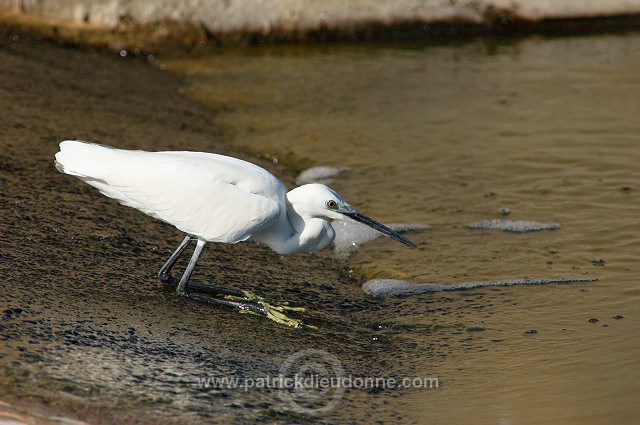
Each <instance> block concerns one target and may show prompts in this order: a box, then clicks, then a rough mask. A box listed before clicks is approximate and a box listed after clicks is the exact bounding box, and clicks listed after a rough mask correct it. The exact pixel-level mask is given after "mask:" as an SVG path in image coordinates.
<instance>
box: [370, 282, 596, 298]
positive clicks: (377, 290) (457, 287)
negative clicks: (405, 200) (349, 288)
mask: <svg viewBox="0 0 640 425" xmlns="http://www.w3.org/2000/svg"><path fill="white" fill-rule="evenodd" d="M594 280H596V279H595V278H593V277H560V278H543V279H531V278H523V279H511V280H497V281H487V282H462V283H453V284H448V285H443V284H439V283H411V282H407V281H406V280H396V279H371V280H368V281H366V282H365V283H363V284H362V290H363V291H364V292H365V293H366V294H367V295H371V296H374V297H378V298H383V297H390V296H393V297H408V296H411V295H421V294H429V293H432V292H443V291H462V290H466V289H474V288H484V287H487V286H515V285H547V284H550V283H565V284H566V283H584V282H593V281H594Z"/></svg>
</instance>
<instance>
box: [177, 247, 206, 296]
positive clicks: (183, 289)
mask: <svg viewBox="0 0 640 425" xmlns="http://www.w3.org/2000/svg"><path fill="white" fill-rule="evenodd" d="M204 244H206V242H205V241H203V240H202V239H198V242H197V243H196V249H195V250H194V251H193V255H191V260H189V265H188V266H187V269H186V270H185V271H184V273H183V274H182V277H181V278H180V282H178V287H177V288H176V293H177V294H178V295H181V296H183V297H186V296H188V295H189V291H188V290H187V284H188V283H189V279H190V278H191V274H192V273H193V270H194V269H195V268H196V263H197V262H198V258H199V257H200V253H202V248H204ZM178 255H179V254H178Z"/></svg>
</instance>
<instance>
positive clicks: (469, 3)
mask: <svg viewBox="0 0 640 425" xmlns="http://www.w3.org/2000/svg"><path fill="white" fill-rule="evenodd" d="M7 11H12V12H18V13H21V14H25V15H28V16H36V17H45V18H58V19H63V20H69V21H74V22H84V23H88V24H91V25H93V26H97V27H106V28H116V27H118V26H120V25H122V24H130V23H134V24H135V23H139V24H149V23H154V22H159V21H165V20H171V21H177V22H181V23H188V24H195V25H201V26H203V27H204V28H206V29H207V30H208V31H209V32H211V33H231V32H254V33H260V34H268V33H270V32H272V31H277V32H287V31H314V30H317V29H319V28H328V29H331V28H340V27H348V26H350V25H358V24H360V23H371V22H375V23H378V24H383V25H384V24H394V23H398V22H425V23H430V22H443V21H445V22H448V21H455V22H458V23H460V22H468V23H472V24H487V25H492V24H493V23H494V22H495V21H496V17H498V18H499V17H500V16H504V17H508V18H509V19H521V20H525V21H538V20H542V19H566V18H570V19H571V18H585V17H597V16H614V15H626V14H640V0H0V12H7Z"/></svg>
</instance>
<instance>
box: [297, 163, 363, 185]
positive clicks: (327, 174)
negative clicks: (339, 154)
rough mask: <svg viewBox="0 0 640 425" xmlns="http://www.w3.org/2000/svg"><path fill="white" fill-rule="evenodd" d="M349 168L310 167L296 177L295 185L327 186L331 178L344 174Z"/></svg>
mask: <svg viewBox="0 0 640 425" xmlns="http://www.w3.org/2000/svg"><path fill="white" fill-rule="evenodd" d="M350 170H351V168H345V167H329V166H325V165H321V166H318V167H311V168H308V169H306V170H304V171H303V172H302V173H300V174H299V175H298V177H296V184H298V185H302V184H307V183H323V184H328V183H331V182H332V181H333V179H332V177H335V176H337V175H338V174H342V173H346V172H347V171H350Z"/></svg>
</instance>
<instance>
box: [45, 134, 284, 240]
mask: <svg viewBox="0 0 640 425" xmlns="http://www.w3.org/2000/svg"><path fill="white" fill-rule="evenodd" d="M65 144H66V145H65ZM80 145H82V146H80ZM56 160H57V163H58V166H59V169H61V171H63V172H65V173H67V174H72V175H75V176H77V177H79V178H80V179H82V180H84V181H85V182H86V183H88V184H90V185H92V186H94V187H96V188H98V189H99V190H100V191H101V192H102V193H103V194H105V195H106V196H109V197H111V198H114V199H117V200H118V201H119V202H120V203H121V204H123V205H127V206H130V207H133V208H137V209H139V210H141V211H143V212H145V213H146V214H149V215H150V216H152V217H155V218H158V219H160V220H163V221H166V222H167V223H170V224H173V225H174V226H176V227H177V228H178V229H180V230H182V231H183V232H185V233H189V234H192V235H196V236H199V237H202V238H204V239H206V240H208V241H215V242H228V243H235V242H239V241H242V240H245V239H247V238H249V237H250V236H251V234H253V233H255V232H259V231H262V230H264V229H266V228H268V227H270V226H271V225H272V224H273V222H274V221H275V220H276V219H277V217H278V215H279V214H280V211H281V208H284V206H283V202H284V193H286V188H285V187H284V185H283V184H282V183H281V182H280V181H279V180H278V179H277V178H275V177H274V176H273V175H271V174H270V173H268V172H267V171H266V170H263V169H262V168H260V167H257V166H255V165H253V164H250V163H247V162H245V161H240V160H237V159H235V158H230V157H224V156H221V155H214V154H200V153H196V152H142V151H126V150H119V149H112V148H108V147H103V146H98V145H92V144H86V143H81V142H63V143H62V144H61V152H59V153H58V155H56Z"/></svg>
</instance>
